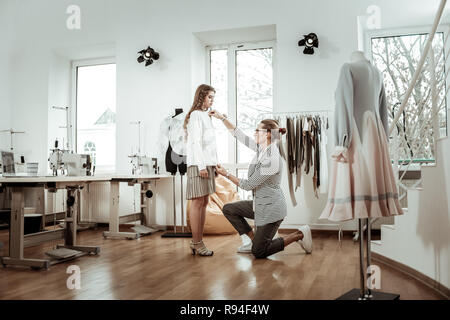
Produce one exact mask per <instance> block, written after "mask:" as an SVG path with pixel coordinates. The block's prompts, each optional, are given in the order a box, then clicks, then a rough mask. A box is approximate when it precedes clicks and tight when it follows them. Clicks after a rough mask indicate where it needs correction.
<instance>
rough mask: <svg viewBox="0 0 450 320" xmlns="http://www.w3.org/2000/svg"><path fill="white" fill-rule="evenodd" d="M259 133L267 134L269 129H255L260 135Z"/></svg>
mask: <svg viewBox="0 0 450 320" xmlns="http://www.w3.org/2000/svg"><path fill="white" fill-rule="evenodd" d="M258 131H262V132H267V129H255V133H258Z"/></svg>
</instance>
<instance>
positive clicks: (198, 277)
mask: <svg viewBox="0 0 450 320" xmlns="http://www.w3.org/2000/svg"><path fill="white" fill-rule="evenodd" d="M104 230H106V229H102V228H99V229H97V230H87V231H83V232H81V233H79V234H78V239H77V240H78V242H79V244H83V245H99V246H100V247H101V253H100V255H99V256H85V257H82V258H79V259H77V260H74V261H69V262H66V263H62V264H58V265H54V266H51V267H50V269H49V270H47V271H44V270H42V271H32V270H28V269H23V268H14V267H8V268H0V299H155V300H156V299H201V300H203V299H249V300H260V299H294V300H296V299H308V300H309V299H335V298H337V297H338V296H340V295H342V294H344V293H345V292H347V291H349V290H351V289H353V288H357V287H358V286H359V265H358V263H359V260H358V244H357V243H354V242H353V241H352V238H351V237H350V236H345V237H344V238H343V240H342V243H341V244H339V242H338V240H337V239H336V237H335V235H334V234H321V235H316V234H315V237H314V251H313V253H312V254H311V255H306V254H305V253H304V252H303V251H302V249H301V247H300V246H299V245H298V244H297V243H293V244H292V245H290V246H288V247H286V248H285V250H284V251H282V252H279V253H277V254H275V255H272V256H271V257H269V258H267V259H255V258H254V257H253V256H252V255H251V254H239V253H236V248H237V247H238V246H239V245H240V244H241V243H240V238H239V237H238V236H236V235H225V236H206V237H205V239H204V241H205V243H206V245H207V246H208V247H209V248H210V249H212V250H214V255H213V256H212V257H200V256H193V255H192V254H191V250H190V249H189V241H190V239H187V238H161V232H159V233H156V234H153V235H151V236H146V237H142V238H140V239H138V240H112V239H103V237H102V232H103V231H104ZM123 231H127V230H123ZM280 235H281V236H282V234H280ZM0 241H2V242H4V243H5V246H4V247H3V249H1V250H0V255H8V231H7V230H2V231H0ZM60 242H61V241H52V242H49V243H45V244H42V245H39V246H35V247H31V248H26V249H25V257H29V258H44V257H46V256H45V252H46V251H49V250H51V249H52V248H53V247H54V246H56V244H58V243H60ZM70 265H77V266H79V267H80V270H81V289H79V290H69V289H68V288H67V286H66V281H67V278H68V277H69V274H67V273H66V270H67V267H68V266H70ZM380 268H381V271H382V288H381V291H384V292H392V293H398V294H400V297H401V299H443V298H444V297H442V296H441V295H439V294H438V293H437V292H436V291H434V290H432V289H431V288H429V287H427V286H426V285H424V284H422V283H421V282H419V281H417V280H415V279H413V278H411V277H409V276H407V275H405V274H402V273H401V272H399V271H397V270H395V269H392V268H389V267H388V266H385V265H382V264H380Z"/></svg>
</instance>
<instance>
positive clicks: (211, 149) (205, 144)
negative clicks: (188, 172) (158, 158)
mask: <svg viewBox="0 0 450 320" xmlns="http://www.w3.org/2000/svg"><path fill="white" fill-rule="evenodd" d="M186 151H187V158H186V161H187V166H188V167H189V166H198V169H199V170H203V169H206V166H216V165H217V148H216V133H215V128H214V127H213V124H212V120H211V117H210V116H209V115H208V111H200V110H195V111H193V112H192V113H191V117H190V118H189V122H188V125H187V141H186Z"/></svg>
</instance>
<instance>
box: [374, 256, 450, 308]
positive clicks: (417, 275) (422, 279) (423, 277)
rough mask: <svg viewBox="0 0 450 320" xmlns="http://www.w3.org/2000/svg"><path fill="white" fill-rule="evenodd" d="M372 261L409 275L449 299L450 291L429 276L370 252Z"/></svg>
mask: <svg viewBox="0 0 450 320" xmlns="http://www.w3.org/2000/svg"><path fill="white" fill-rule="evenodd" d="M371 254H372V259H373V260H377V261H379V262H381V263H384V264H385V265H387V266H389V267H391V268H394V269H396V270H398V271H400V272H402V273H405V274H407V275H409V276H410V277H413V278H414V279H416V280H418V281H420V282H422V283H423V284H425V285H426V286H428V287H430V288H432V289H434V290H436V291H437V292H438V293H439V294H441V295H442V296H444V297H445V298H446V299H450V289H449V288H447V287H446V286H444V285H443V284H441V283H439V282H437V281H436V280H434V279H432V278H430V277H429V276H427V275H425V274H423V273H421V272H419V271H417V270H415V269H413V268H411V267H408V266H407V265H405V264H403V263H400V262H398V261H395V260H392V259H390V258H387V257H385V256H382V255H381V254H378V253H375V252H372V253H371Z"/></svg>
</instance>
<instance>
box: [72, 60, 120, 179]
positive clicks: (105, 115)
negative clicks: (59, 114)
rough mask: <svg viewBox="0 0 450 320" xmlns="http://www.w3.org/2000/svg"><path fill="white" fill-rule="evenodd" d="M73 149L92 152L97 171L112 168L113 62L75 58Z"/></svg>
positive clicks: (113, 125)
mask: <svg viewBox="0 0 450 320" xmlns="http://www.w3.org/2000/svg"><path fill="white" fill-rule="evenodd" d="M73 73H74V77H75V81H74V83H75V84H76V87H75V90H76V91H75V97H76V101H75V105H76V144H75V145H76V150H75V151H76V152H77V153H84V154H89V155H91V158H92V162H93V163H94V165H95V168H96V172H99V171H100V172H113V171H114V170H115V159H116V65H115V63H113V61H111V60H97V61H88V62H85V61H83V62H74V63H73Z"/></svg>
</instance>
